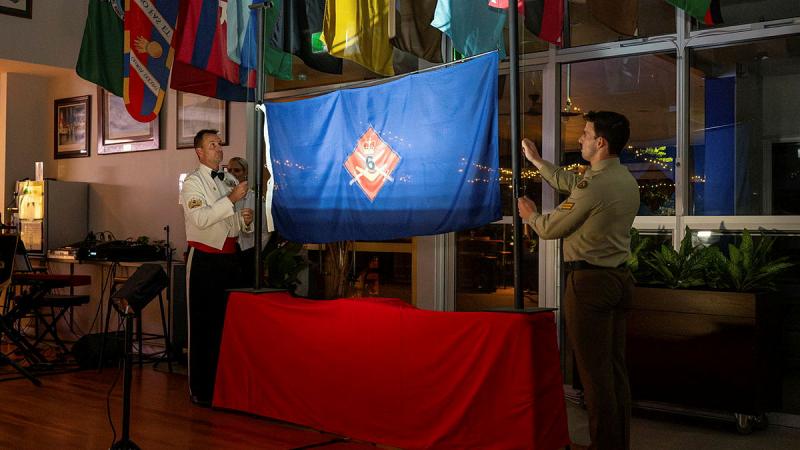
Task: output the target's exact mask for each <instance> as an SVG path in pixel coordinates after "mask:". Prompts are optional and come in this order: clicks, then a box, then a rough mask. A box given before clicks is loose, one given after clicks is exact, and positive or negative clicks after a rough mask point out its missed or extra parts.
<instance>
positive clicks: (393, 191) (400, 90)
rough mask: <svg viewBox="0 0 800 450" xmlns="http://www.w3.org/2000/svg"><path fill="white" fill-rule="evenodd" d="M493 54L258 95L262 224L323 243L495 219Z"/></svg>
mask: <svg viewBox="0 0 800 450" xmlns="http://www.w3.org/2000/svg"><path fill="white" fill-rule="evenodd" d="M497 64H498V56H497V53H496V52H493V53H491V54H488V55H484V56H480V57H476V58H472V59H469V60H465V61H464V62H460V63H458V64H455V65H452V66H450V67H446V68H441V69H436V70H432V71H427V72H422V73H417V74H413V75H409V76H406V77H403V78H400V79H396V80H392V81H389V82H387V83H384V84H381V85H378V86H372V87H367V88H361V89H348V90H343V91H337V92H332V93H330V94H326V95H322V96H319V97H315V98H311V99H305V100H298V101H295V102H287V103H268V104H267V105H266V113H267V120H266V121H265V126H264V135H265V136H264V137H265V140H266V144H267V145H266V148H267V155H266V160H267V161H268V165H269V167H268V168H269V170H270V173H272V177H271V178H270V180H269V183H270V184H271V185H272V186H274V192H273V189H270V188H268V189H267V211H268V214H267V218H268V223H269V224H270V225H272V224H273V223H274V228H275V229H277V230H278V231H279V232H280V233H281V235H283V236H284V237H286V238H287V239H289V240H292V241H295V242H320V243H321V242H333V241H341V240H370V241H372V240H376V241H379V240H388V239H397V238H402V237H410V236H420V235H427V234H439V233H446V232H450V231H457V230H464V229H469V228H475V227H479V226H482V225H485V224H487V223H490V222H493V221H495V220H498V219H499V218H500V217H501V216H502V214H501V211H500V184H499V176H498V143H497V129H498V125H497ZM262 111H263V109H262ZM298 127H300V128H298Z"/></svg>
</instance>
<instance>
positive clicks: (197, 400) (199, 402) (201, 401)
mask: <svg viewBox="0 0 800 450" xmlns="http://www.w3.org/2000/svg"><path fill="white" fill-rule="evenodd" d="M191 399H192V403H194V404H195V405H197V406H199V407H201V408H211V400H205V399H201V398H200V397H198V396H196V395H193V396H192V397H191Z"/></svg>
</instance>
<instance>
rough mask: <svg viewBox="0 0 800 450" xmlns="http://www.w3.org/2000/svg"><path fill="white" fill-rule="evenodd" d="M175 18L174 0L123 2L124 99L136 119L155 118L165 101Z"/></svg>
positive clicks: (144, 120) (128, 0) (171, 57)
mask: <svg viewBox="0 0 800 450" xmlns="http://www.w3.org/2000/svg"><path fill="white" fill-rule="evenodd" d="M177 18H178V1H177V0H126V1H125V44H124V51H125V54H124V55H123V68H122V74H123V77H124V81H123V91H124V96H123V98H124V99H125V107H126V108H127V110H128V113H129V114H130V115H131V117H133V118H134V119H136V120H138V121H139V122H150V121H151V120H153V119H155V118H156V117H158V112H159V111H160V110H161V105H162V104H163V103H164V98H165V96H166V89H167V82H168V81H169V72H170V68H171V67H172V59H173V50H172V37H173V34H174V27H175V21H176V20H177Z"/></svg>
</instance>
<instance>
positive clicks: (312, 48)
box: [270, 0, 342, 74]
mask: <svg viewBox="0 0 800 450" xmlns="http://www.w3.org/2000/svg"><path fill="white" fill-rule="evenodd" d="M324 17H325V0H291V1H287V2H285V3H284V4H283V8H281V10H280V14H279V16H278V19H277V21H276V26H275V29H274V31H273V33H272V36H271V37H270V45H272V46H274V47H275V48H278V49H282V50H283V51H284V52H288V53H291V54H293V55H297V57H298V58H300V59H301V60H302V61H303V63H305V65H306V66H308V67H310V68H312V69H314V70H318V71H320V72H325V73H332V74H341V73H342V59H341V58H336V57H334V56H331V55H330V54H328V52H327V51H326V49H325V44H324V43H323V42H322V40H321V35H322V27H323V19H324Z"/></svg>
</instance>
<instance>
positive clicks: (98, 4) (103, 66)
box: [75, 0, 125, 97]
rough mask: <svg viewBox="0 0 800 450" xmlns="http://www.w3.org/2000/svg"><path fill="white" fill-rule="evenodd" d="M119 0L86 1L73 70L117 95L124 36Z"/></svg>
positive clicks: (123, 10) (119, 92)
mask: <svg viewBox="0 0 800 450" xmlns="http://www.w3.org/2000/svg"><path fill="white" fill-rule="evenodd" d="M121 1H122V0H89V14H88V15H87V16H86V25H85V27H84V29H83V41H82V42H81V52H80V54H79V55H78V62H77V64H76V65H75V71H76V72H77V73H78V76H79V77H81V78H83V79H84V80H86V81H90V82H92V83H94V84H96V85H98V86H101V87H103V88H104V89H105V90H107V91H109V92H111V93H112V94H114V95H116V96H117V97H122V96H123V95H124V92H123V87H122V53H123V51H122V48H123V45H122V42H123V37H124V35H125V24H124V22H123V17H124V15H125V9H124V7H123V6H122V3H121Z"/></svg>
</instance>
